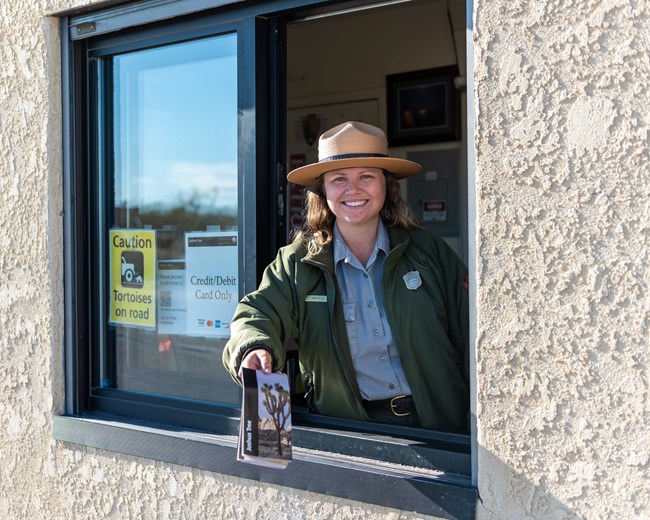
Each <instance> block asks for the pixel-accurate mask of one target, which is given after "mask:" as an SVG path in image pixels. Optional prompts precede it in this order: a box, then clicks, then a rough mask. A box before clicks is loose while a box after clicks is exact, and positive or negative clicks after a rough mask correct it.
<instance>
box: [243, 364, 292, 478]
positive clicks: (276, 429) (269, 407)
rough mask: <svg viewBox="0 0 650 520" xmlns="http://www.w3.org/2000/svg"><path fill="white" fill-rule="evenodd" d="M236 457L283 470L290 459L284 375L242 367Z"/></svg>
mask: <svg viewBox="0 0 650 520" xmlns="http://www.w3.org/2000/svg"><path fill="white" fill-rule="evenodd" d="M242 383H243V392H244V393H243V399H242V407H241V425H240V428H239V447H238V450H237V459H238V460H241V461H243V462H249V463H251V464H258V465H261V466H267V467H273V468H281V469H284V468H285V467H286V466H287V464H288V462H289V461H290V460H291V399H290V392H289V380H288V378H287V375H286V374H282V373H278V374H265V373H264V372H262V371H261V370H250V369H247V368H244V369H242Z"/></svg>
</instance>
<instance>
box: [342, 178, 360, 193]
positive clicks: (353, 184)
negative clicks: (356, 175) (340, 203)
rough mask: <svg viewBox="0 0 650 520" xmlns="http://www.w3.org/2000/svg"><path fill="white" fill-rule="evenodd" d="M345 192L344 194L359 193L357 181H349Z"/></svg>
mask: <svg viewBox="0 0 650 520" xmlns="http://www.w3.org/2000/svg"><path fill="white" fill-rule="evenodd" d="M345 191H346V193H355V192H357V191H359V181H358V180H357V179H349V180H348V185H347V186H346V187H345Z"/></svg>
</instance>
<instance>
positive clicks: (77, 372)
mask: <svg viewBox="0 0 650 520" xmlns="http://www.w3.org/2000/svg"><path fill="white" fill-rule="evenodd" d="M308 3H309V2H305V1H303V2H300V1H295V2H280V3H276V2H266V3H264V2H255V3H251V2H240V3H235V4H228V5H227V6H223V7H221V8H219V6H218V5H216V4H218V2H215V5H213V6H211V7H212V9H211V10H210V11H205V12H201V13H199V14H192V13H191V12H190V11H191V6H188V5H187V3H183V2H180V3H179V2H159V1H156V2H152V5H151V6H148V7H149V9H147V10H146V15H145V14H144V13H145V10H144V9H142V10H137V9H136V10H135V11H134V10H133V6H131V7H129V6H128V5H127V6H124V7H119V6H118V7H115V8H113V9H111V10H107V11H102V12H97V13H94V12H90V13H86V14H82V15H75V16H71V17H69V18H64V23H63V26H64V27H69V31H66V33H65V35H64V38H63V40H64V60H63V61H64V78H65V79H64V92H65V93H66V97H65V99H66V100H69V102H66V103H65V104H64V105H65V112H66V125H65V129H64V131H65V139H66V161H65V170H66V171H65V181H66V182H65V186H66V189H65V197H66V200H65V208H66V343H67V350H66V352H67V365H66V395H67V401H66V416H64V417H60V418H57V421H56V422H55V430H56V431H55V436H56V437H57V438H59V439H62V440H68V441H72V442H82V443H84V444H89V445H92V446H97V447H103V448H106V449H111V450H115V451H119V452H123V453H131V454H135V455H140V456H145V457H152V458H156V459H160V460H166V461H169V462H173V463H178V464H184V465H190V466H194V467H199V468H204V469H209V470H212V471H219V472H224V473H230V474H236V475H240V476H244V477H251V478H263V479H264V480H265V481H269V482H275V483H278V484H282V485H287V486H292V487H296V488H301V489H310V490H312V491H317V492H322V493H330V494H333V495H338V496H342V497H349V498H353V499H356V500H365V501H367V502H372V503H378V504H384V505H388V506H391V507H397V508H402V509H415V510H419V511H421V512H426V513H429V514H439V515H452V516H454V517H467V518H469V517H471V514H472V512H473V509H474V502H475V498H476V492H475V490H474V489H473V488H472V487H471V485H470V484H469V474H470V470H469V466H470V460H469V457H470V454H469V439H468V438H466V437H464V436H459V435H449V434H440V433H436V432H427V431H423V430H419V429H407V428H395V427H390V426H380V425H375V424H373V425H370V424H364V423H358V422H354V421H343V420H333V419H331V418H325V417H320V416H314V415H312V414H309V413H308V412H307V411H306V410H304V409H301V408H300V407H299V406H298V407H297V408H296V410H295V421H294V424H296V426H295V427H294V443H295V445H296V447H298V450H297V451H298V457H297V460H296V461H295V462H294V463H293V464H292V467H291V466H290V468H291V470H290V471H288V472H272V471H271V472H270V473H264V474H263V475H262V476H261V477H260V476H259V475H260V474H259V472H258V471H259V470H253V469H251V468H249V467H247V466H246V465H242V464H237V465H235V466H234V467H233V464H234V450H235V435H236V433H237V428H238V415H239V393H240V392H239V389H238V387H236V386H235V385H234V384H233V383H232V381H231V379H230V376H229V375H227V374H226V372H225V370H224V369H223V368H222V366H221V350H222V349H223V346H224V345H225V342H226V341H227V338H228V336H229V331H228V327H229V316H231V315H232V312H233V310H234V305H236V303H237V302H238V301H239V299H240V297H241V296H242V295H243V294H244V293H246V292H248V291H250V290H252V289H253V288H254V287H256V286H257V281H258V279H259V275H260V271H261V269H263V267H264V266H265V265H266V264H267V263H268V261H269V260H270V259H271V258H272V257H273V256H274V254H275V249H276V248H277V246H278V245H281V244H279V240H282V239H283V237H284V236H285V231H284V228H283V226H284V225H285V222H286V220H285V219H286V216H285V215H284V213H283V211H284V210H283V204H282V203H281V200H282V196H283V193H284V189H285V186H284V174H283V173H282V172H283V171H285V170H286V168H284V170H283V163H284V162H285V157H286V154H285V151H286V146H285V144H284V136H285V135H286V131H285V123H284V121H285V116H283V115H282V113H281V111H279V110H278V109H277V107H278V106H282V105H283V104H284V100H283V98H282V95H281V93H282V92H283V91H284V87H283V82H284V81H285V79H284V77H283V75H282V72H283V63H284V57H283V54H282V53H283V52H284V51H283V44H284V40H283V37H284V36H283V35H284V27H285V25H286V24H287V22H288V21H290V19H291V16H293V14H295V13H297V12H298V10H299V9H303V8H304V7H305V4H308ZM142 4H143V7H144V5H147V4H148V2H143V3H142ZM154 4H155V5H154ZM179 4H180V5H179ZM253 4H255V5H253ZM280 4H281V5H280ZM280 8H281V9H282V12H278V13H275V12H274V11H275V10H278V9H280ZM290 8H293V9H294V11H291V12H292V13H293V14H291V16H288V15H287V11H286V10H287V9H290ZM184 9H187V12H185V11H184ZM134 12H137V13H139V15H138V16H135V15H134ZM140 15H141V16H143V17H144V16H146V19H142V18H140ZM261 15H264V16H261ZM269 129H275V130H272V131H270V130H269ZM278 136H283V137H282V139H281V138H280V137H278ZM278 172H279V173H278ZM179 432H183V433H182V434H180V433H179ZM206 432H207V434H209V435H208V436H206ZM359 432H361V433H363V435H359ZM145 440H146V442H145ZM301 450H302V451H301ZM359 456H363V457H366V459H367V461H366V462H359V459H358V458H359ZM371 461H374V462H371ZM380 467H381V469H379V468H380ZM315 474H318V475H319V477H318V478H314V475H315ZM352 483H354V485H352ZM395 489H400V490H401V491H400V492H398V493H394V492H393V491H394V490H395ZM388 490H391V492H390V493H388V492H387V491H388ZM449 500H451V502H449Z"/></svg>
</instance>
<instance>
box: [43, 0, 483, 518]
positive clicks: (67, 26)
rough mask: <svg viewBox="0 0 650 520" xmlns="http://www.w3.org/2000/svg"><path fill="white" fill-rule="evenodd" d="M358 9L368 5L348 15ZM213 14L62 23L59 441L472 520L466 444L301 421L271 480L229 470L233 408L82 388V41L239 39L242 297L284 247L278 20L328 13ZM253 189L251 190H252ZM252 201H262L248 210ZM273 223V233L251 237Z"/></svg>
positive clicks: (190, 11) (85, 238) (131, 11)
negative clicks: (285, 463) (287, 458)
mask: <svg viewBox="0 0 650 520" xmlns="http://www.w3.org/2000/svg"><path fill="white" fill-rule="evenodd" d="M364 3H368V2H355V3H354V5H358V4H364ZM153 4H156V5H153ZM220 4H226V2H217V1H208V0H196V1H194V0H188V1H187V2H182V3H181V5H180V6H179V5H178V3H177V2H171V1H169V2H166V1H164V2H160V0H157V1H154V2H151V1H149V0H145V1H141V2H131V3H127V4H125V5H124V2H116V3H115V6H113V7H109V8H108V9H106V8H105V9H104V10H102V11H88V12H73V13H62V15H61V21H62V40H61V41H62V51H63V54H62V56H63V59H62V66H63V74H62V78H63V80H62V87H63V88H62V90H63V93H64V101H63V108H64V117H63V134H64V135H63V140H64V141H63V142H64V215H65V218H64V235H65V237H64V238H65V255H64V265H65V341H66V345H65V347H66V348H65V352H66V364H65V372H66V373H65V379H66V402H65V413H64V415H61V416H57V417H55V421H54V437H55V438H56V439H58V440H61V441H67V442H72V443H78V444H83V445H88V446H93V447H96V448H103V449H108V450H112V451H116V452H121V453H127V454H131V455H137V456H142V457H146V458H152V459H156V460H162V461H166V462H171V463H175V464H182V465H186V466H191V467H197V468H201V469H206V470H210V471H215V472H218V473H223V474H228V475H235V476H241V477H245V478H251V479H254V480H261V481H264V482H269V483H275V484H280V485H285V486H288V487H293V488H297V489H305V490H309V491H315V492H318V493H324V494H329V495H334V496H339V497H343V498H350V499H353V500H358V501H362V502H368V503H373V504H378V505H383V506H387V507H393V508H397V509H402V510H412V511H417V512H419V513H425V514H430V515H437V516H441V517H444V518H473V517H474V511H475V505H476V499H477V492H476V488H475V486H474V485H473V484H472V475H471V473H472V470H471V466H472V461H471V453H470V451H471V449H470V446H471V440H470V438H469V437H468V436H464V435H454V434H445V433H438V432H428V431H424V430H420V429H408V428H396V427H391V426H388V425H386V426H383V425H377V424H372V425H368V424H366V423H360V422H357V421H346V420H338V419H333V418H329V417H328V418H325V417H321V416H317V415H313V414H309V413H307V412H306V411H302V410H300V409H298V410H295V411H294V424H295V425H294V435H293V439H294V446H295V447H296V448H297V449H296V450H295V460H294V461H293V462H292V463H291V464H290V466H289V468H288V469H287V470H286V471H284V472H279V471H277V470H268V469H264V468H259V467H257V466H249V465H246V464H242V463H237V462H235V448H236V445H235V441H236V435H237V433H238V426H239V409H238V408H237V407H233V406H230V405H218V404H214V403H206V402H200V401H188V400H179V399H175V398H168V397H163V396H156V395H144V394H139V393H133V392H128V391H124V390H116V389H111V388H95V389H94V390H93V391H91V388H92V387H93V386H96V387H98V386H99V385H93V382H92V380H91V379H92V377H91V376H92V374H93V373H95V371H94V369H93V368H92V367H93V364H94V356H93V355H92V351H91V349H90V348H89V345H90V344H91V342H92V341H93V340H92V337H93V334H94V332H93V330H92V326H93V320H96V310H95V305H94V303H95V302H96V301H97V300H98V299H99V298H98V297H97V288H93V287H92V286H91V283H90V281H91V280H92V279H93V277H92V276H91V269H93V268H94V267H93V266H92V265H90V263H89V261H88V258H91V257H92V255H91V254H90V253H91V251H92V250H93V248H98V247H99V244H97V243H94V242H93V237H94V234H93V232H92V226H91V224H93V222H92V219H89V218H88V215H90V214H91V212H92V208H91V206H92V204H91V201H92V199H93V197H94V196H95V195H94V194H95V190H98V189H102V188H101V187H99V186H96V185H93V179H90V178H88V176H85V175H84V173H83V172H87V171H90V170H89V162H90V160H91V154H92V153H94V149H93V146H92V144H91V143H90V141H91V135H90V132H89V131H88V121H87V119H86V118H87V112H88V111H87V107H88V106H90V105H91V104H92V103H94V102H95V101H96V100H94V99H93V97H92V95H93V94H92V89H89V88H88V82H87V78H88V77H89V75H90V74H89V73H90V71H89V67H92V61H91V60H88V59H87V57H88V52H89V48H90V47H89V44H90V43H91V42H92V45H94V47H93V49H97V48H100V47H101V45H102V43H105V44H107V45H108V43H109V42H110V45H111V46H112V47H111V52H112V51H114V50H115V49H117V48H118V47H119V46H120V45H121V46H122V48H123V49H128V48H130V46H133V45H136V44H135V43H134V42H135V40H134V35H135V37H136V39H141V38H151V37H152V35H155V34H157V31H159V29H160V28H161V27H163V28H170V27H173V30H172V31H168V35H167V36H162V37H161V36H158V38H159V39H158V40H157V43H158V44H163V43H165V42H166V41H171V40H173V39H177V38H178V37H179V34H181V33H182V32H183V31H185V32H187V33H188V34H190V33H191V34H192V35H193V37H200V36H202V35H205V34H207V33H211V32H214V27H215V26H219V27H220V28H221V29H224V30H225V32H230V31H237V32H238V34H241V35H243V37H242V38H241V39H239V38H238V63H239V64H241V65H242V66H243V70H242V71H241V72H240V73H238V76H239V94H240V96H241V100H242V101H241V102H240V104H241V105H243V107H246V108H247V110H241V111H240V120H239V133H240V136H241V135H244V134H248V135H250V132H251V131H253V133H254V135H256V139H255V140H254V143H253V144H252V145H251V146H252V148H251V149H249V150H246V151H244V152H243V154H242V151H241V150H240V168H239V172H240V179H239V180H240V186H242V187H241V188H240V189H239V191H240V200H239V207H240V212H243V215H241V217H242V223H243V225H242V227H243V228H244V229H245V231H244V237H245V238H244V248H247V247H248V248H249V249H248V250H250V248H252V249H253V250H255V251H256V256H255V258H256V259H257V260H258V261H257V263H255V264H254V265H252V266H251V265H248V264H247V263H246V262H249V261H254V260H251V258H247V257H248V255H240V257H241V259H240V273H242V274H243V275H244V283H243V284H242V290H243V292H248V291H250V290H252V289H253V288H254V287H256V285H257V280H259V278H260V274H261V271H262V269H263V268H264V266H265V265H266V263H267V262H266V260H268V259H270V258H272V257H273V256H274V254H275V253H274V252H275V249H276V248H277V246H278V244H281V241H282V240H283V237H284V235H285V231H284V229H283V228H282V225H283V221H284V219H283V218H282V217H283V215H282V213H281V210H280V212H278V210H277V209H276V205H275V200H277V198H278V197H282V195H283V190H284V187H285V180H284V176H285V172H284V160H283V157H284V153H283V152H284V150H283V148H282V139H281V138H280V137H279V136H281V135H284V134H283V130H282V129H284V125H285V122H284V116H283V114H284V112H283V110H282V103H280V102H277V101H278V100H280V99H282V98H283V94H284V92H283V81H281V80H279V76H282V73H283V70H284V68H283V67H284V61H283V52H284V49H283V48H282V42H283V38H282V37H281V36H282V34H283V31H284V29H285V26H286V22H287V20H288V18H286V16H287V13H296V12H299V11H300V10H302V9H307V8H309V9H310V10H311V12H312V13H313V12H314V9H317V8H319V5H322V4H323V2H313V1H311V2H310V1H304V0H303V1H298V0H296V1H271V2H235V3H234V4H231V3H228V5H220ZM327 4H330V5H329V6H327V9H331V8H332V5H331V4H345V5H346V6H349V5H352V4H351V3H350V2H328V3H327ZM147 7H148V9H147ZM208 8H209V9H210V10H207V9H208ZM196 12H199V13H200V14H198V15H197V14H195V13H196ZM233 15H234V16H233ZM143 17H144V18H143ZM170 20H173V21H170ZM129 27H133V28H134V29H133V31H135V32H130V31H129V30H128V29H129ZM163 33H164V31H163ZM100 34H103V35H104V36H99V35H100ZM278 35H280V37H278ZM165 38H168V40H165ZM248 109H250V110H248ZM251 129H252V130H251ZM281 130H282V131H281ZM240 142H242V140H241V139H240ZM243 155H245V157H246V161H251V160H252V161H253V164H254V166H253V167H252V170H251V167H249V166H248V165H247V167H246V168H242V167H241V161H242V160H243V157H242V156H243ZM269 165H275V166H269ZM248 172H252V174H251V173H248ZM244 186H245V187H246V188H244ZM249 186H252V187H253V189H252V190H250V189H247V188H248V187H249ZM244 194H246V195H244ZM254 194H265V195H266V196H265V197H262V196H261V197H257V198H255V197H254ZM269 223H270V227H271V228H272V229H275V230H276V233H275V234H272V233H257V230H258V229H265V228H266V227H268V226H269ZM94 224H95V225H97V222H95V223H94ZM250 224H254V227H253V229H252V230H250V229H249V230H246V228H250ZM95 278H96V277H95ZM181 401H182V406H179V403H180V402H181ZM410 430H412V431H410ZM153 440H155V442H151V441H153ZM360 457H363V458H364V459H365V461H361V460H360Z"/></svg>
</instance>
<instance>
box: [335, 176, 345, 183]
mask: <svg viewBox="0 0 650 520" xmlns="http://www.w3.org/2000/svg"><path fill="white" fill-rule="evenodd" d="M346 180H347V179H346V178H345V177H334V178H333V179H332V182H336V183H338V184H340V183H342V182H345V181H346Z"/></svg>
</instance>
